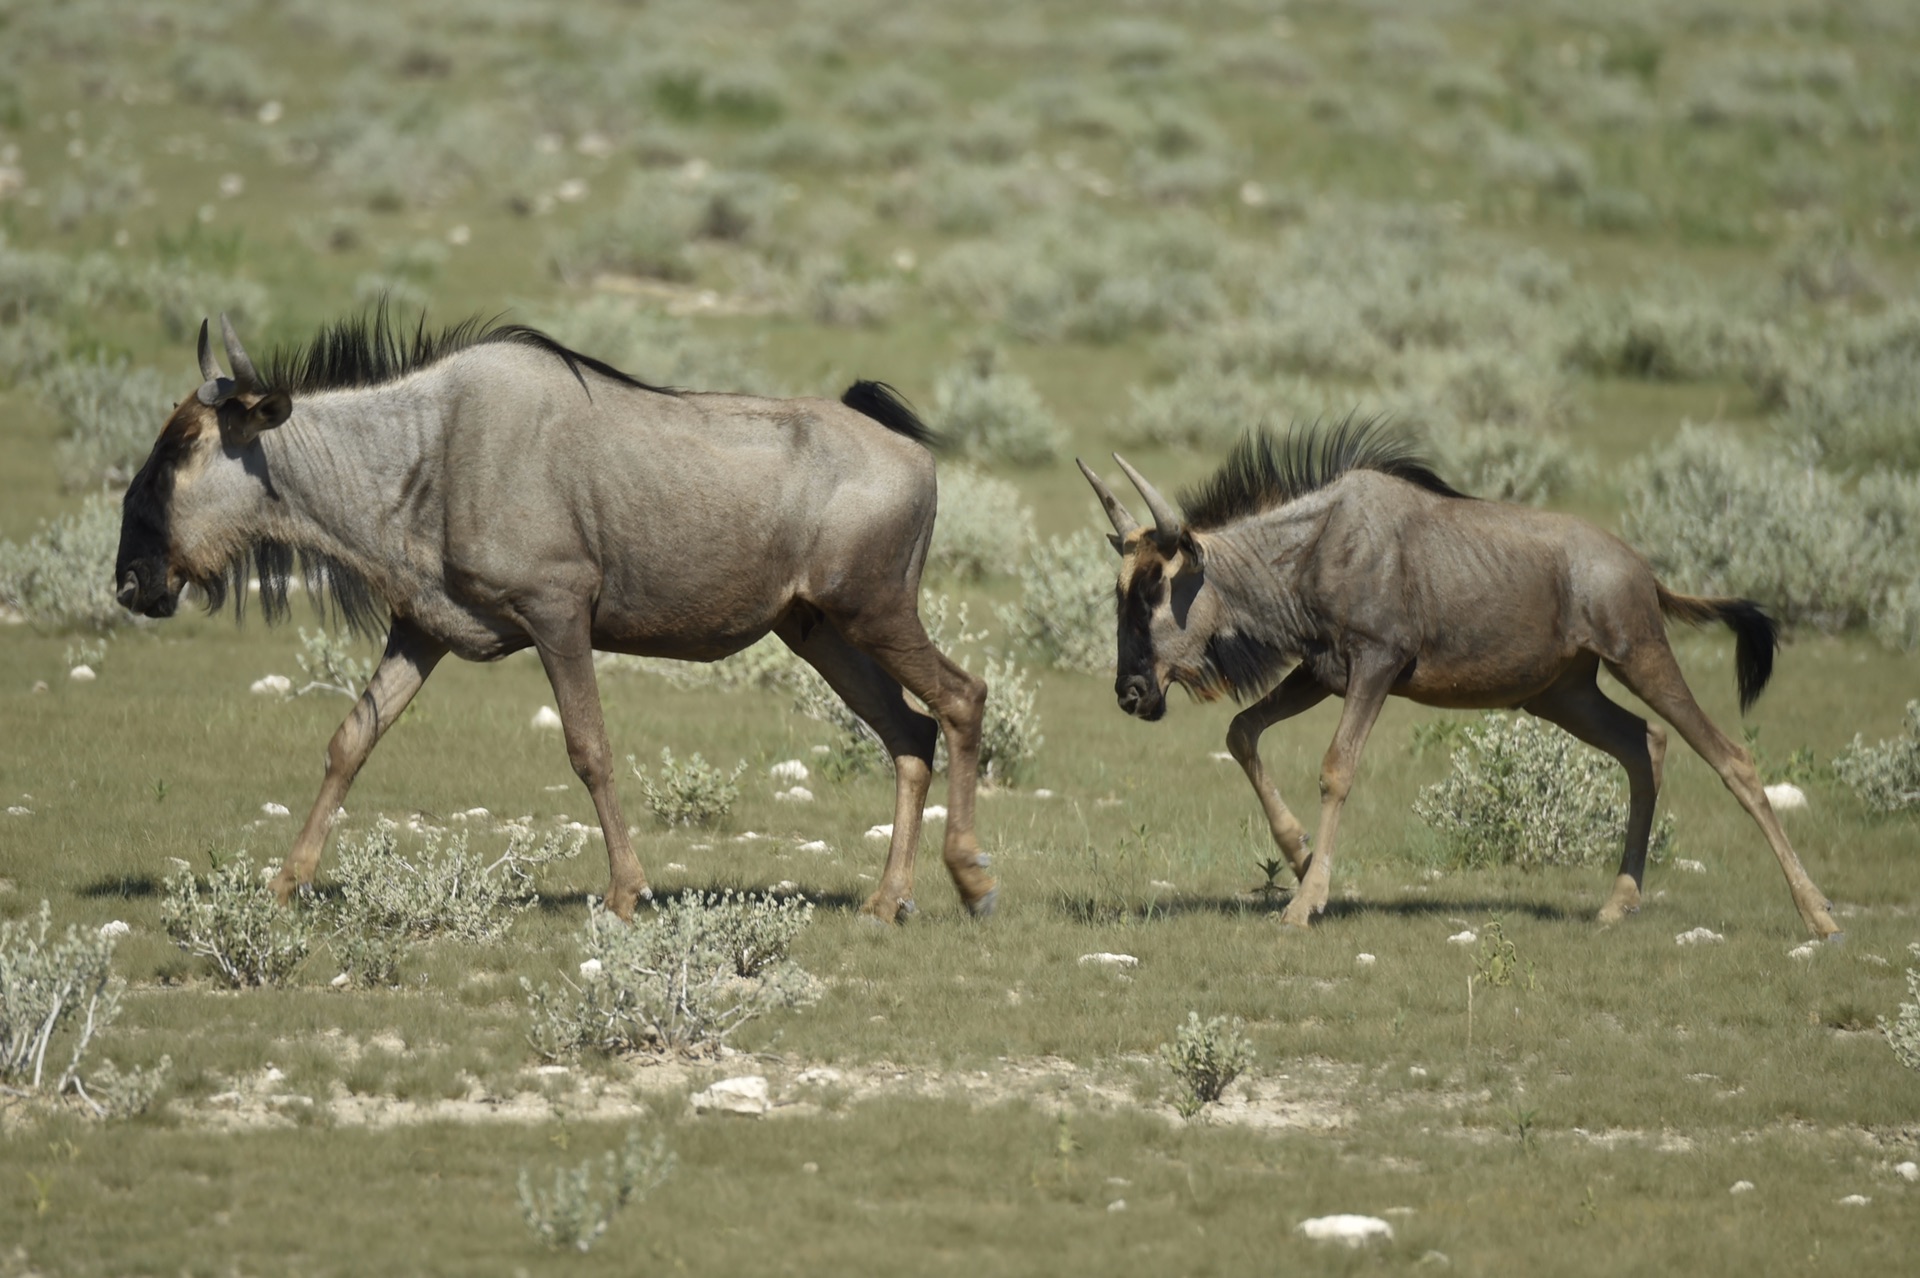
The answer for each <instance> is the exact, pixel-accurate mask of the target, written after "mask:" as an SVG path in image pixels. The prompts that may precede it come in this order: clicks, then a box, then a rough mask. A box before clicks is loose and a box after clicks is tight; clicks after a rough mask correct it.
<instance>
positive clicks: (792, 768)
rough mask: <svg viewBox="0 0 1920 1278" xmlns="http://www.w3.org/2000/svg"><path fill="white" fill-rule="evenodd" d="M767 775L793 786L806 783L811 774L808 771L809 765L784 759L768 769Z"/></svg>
mask: <svg viewBox="0 0 1920 1278" xmlns="http://www.w3.org/2000/svg"><path fill="white" fill-rule="evenodd" d="M767 775H769V776H771V777H772V778H773V779H774V780H775V781H785V782H786V783H787V784H788V785H793V784H795V783H797V782H800V781H805V780H806V779H807V777H808V776H809V775H811V774H810V773H809V772H808V771H807V765H806V764H804V763H802V762H800V760H798V759H783V760H781V761H780V762H779V763H776V764H774V765H773V766H772V767H770V768H768V769H767Z"/></svg>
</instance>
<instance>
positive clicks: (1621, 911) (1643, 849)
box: [1524, 658, 1667, 923]
mask: <svg viewBox="0 0 1920 1278" xmlns="http://www.w3.org/2000/svg"><path fill="white" fill-rule="evenodd" d="M1598 669H1599V662H1598V660H1596V659H1592V658H1589V659H1588V660H1587V661H1586V662H1585V663H1584V664H1583V665H1580V666H1577V667H1575V668H1574V669H1572V670H1569V671H1568V672H1567V673H1566V674H1565V675H1564V676H1562V677H1561V679H1560V681H1559V682H1558V683H1556V684H1554V685H1553V686H1552V687H1551V688H1548V689H1547V690H1546V691H1545V692H1543V693H1541V694H1540V695H1539V696H1537V697H1535V698H1534V699H1533V700H1532V701H1529V702H1527V703H1526V705H1525V707H1524V708H1525V709H1526V710H1528V711H1530V712H1532V713H1533V714H1536V715H1539V716H1540V717H1541V718H1542V719H1545V720H1547V721H1548V722H1550V723H1557V724H1559V725H1560V726H1561V727H1562V728H1565V729H1566V730H1567V731H1568V732H1570V733H1572V734H1573V735H1574V736H1575V737H1578V738H1579V739H1580V740H1582V741H1584V742H1586V743H1587V744H1588V745H1590V746H1592V747H1594V748H1595V749H1596V750H1604V751H1606V752H1607V753H1608V754H1610V755H1612V756H1613V757H1614V758H1615V759H1618V760H1619V761H1620V766H1621V767H1623V768H1625V769H1626V770H1627V792H1628V795H1629V802H1628V808H1627V834H1626V845H1625V847H1624V849H1623V850H1622V852H1621V854H1620V872H1619V874H1618V875H1617V876H1616V877H1615V879H1614V881H1613V892H1612V894H1611V895H1609V896H1608V898H1607V903H1606V904H1605V905H1603V906H1601V907H1600V921H1601V922H1602V923H1618V922H1619V921H1620V920H1621V919H1623V918H1625V917H1626V916H1627V915H1629V914H1632V913H1633V912H1634V911H1636V910H1638V909H1639V908H1640V891H1641V888H1642V886H1643V884H1644V883H1645V881H1646V870H1647V842H1648V840H1649V839H1650V838H1651V837H1652V835H1653V809H1654V804H1655V802H1656V801H1657V800H1658V799H1659V797H1660V774H1661V770H1662V768H1663V766H1664V764H1665V762H1666V757H1667V734H1666V731H1665V730H1664V729H1663V728H1661V727H1660V726H1659V725H1658V724H1651V723H1648V722H1647V721H1646V720H1645V719H1642V718H1641V717H1640V716H1639V715H1637V714H1633V713H1632V712H1630V711H1628V710H1626V709H1624V708H1622V707H1621V706H1619V705H1616V704H1615V703H1614V702H1613V701H1611V700H1609V699H1608V698H1607V695H1606V694H1605V693H1603V692H1601V691H1600V688H1599V685H1598V684H1596V683H1595V682H1594V675H1595V673H1596V672H1597V671H1598Z"/></svg>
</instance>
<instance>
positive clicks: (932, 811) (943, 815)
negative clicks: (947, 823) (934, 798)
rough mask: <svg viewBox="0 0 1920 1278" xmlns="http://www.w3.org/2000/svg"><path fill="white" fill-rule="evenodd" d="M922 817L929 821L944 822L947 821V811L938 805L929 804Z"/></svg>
mask: <svg viewBox="0 0 1920 1278" xmlns="http://www.w3.org/2000/svg"><path fill="white" fill-rule="evenodd" d="M921 815H922V817H924V818H925V819H926V820H928V821H944V820H946V819H947V810H946V809H945V808H943V807H941V806H940V805H939V804H938V803H929V804H928V805H927V807H926V811H925V812H923V813H921Z"/></svg>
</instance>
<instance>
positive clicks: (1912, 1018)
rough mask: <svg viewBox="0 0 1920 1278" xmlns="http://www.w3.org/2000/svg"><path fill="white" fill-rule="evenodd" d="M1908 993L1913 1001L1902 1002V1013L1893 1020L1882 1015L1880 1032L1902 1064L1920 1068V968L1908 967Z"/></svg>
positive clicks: (1910, 1067)
mask: <svg viewBox="0 0 1920 1278" xmlns="http://www.w3.org/2000/svg"><path fill="white" fill-rule="evenodd" d="M1907 994H1908V996H1909V997H1911V998H1912V999H1913V1002H1911V1003H1902V1004H1901V1005H1900V1014H1899V1015H1898V1016H1896V1017H1894V1018H1893V1020H1891V1021H1889V1020H1888V1019H1887V1018H1886V1017H1884V1016H1883V1017H1881V1018H1880V1032H1881V1033H1882V1034H1885V1035H1886V1036H1887V1046H1888V1047H1891V1048H1892V1049H1893V1054H1894V1056H1895V1057H1896V1058H1897V1059H1898V1060H1899V1062H1900V1063H1901V1064H1902V1065H1905V1066H1906V1067H1907V1068H1908V1069H1920V969H1916V968H1911V967H1910V968H1908V969H1907Z"/></svg>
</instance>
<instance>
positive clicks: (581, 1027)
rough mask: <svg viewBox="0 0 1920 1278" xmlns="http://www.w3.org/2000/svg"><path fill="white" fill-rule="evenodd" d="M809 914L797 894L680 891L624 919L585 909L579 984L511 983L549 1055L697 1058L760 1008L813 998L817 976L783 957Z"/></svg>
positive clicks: (534, 1038)
mask: <svg viewBox="0 0 1920 1278" xmlns="http://www.w3.org/2000/svg"><path fill="white" fill-rule="evenodd" d="M812 917H813V905H812V904H811V903H810V902H808V901H806V900H804V899H802V898H800V897H775V896H772V895H765V896H761V895H753V894H749V893H738V894H736V893H734V892H730V891H729V892H721V893H713V894H709V893H702V892H690V893H688V894H687V895H685V896H682V897H680V898H679V899H677V900H674V901H670V902H668V903H667V904H666V905H665V906H663V907H661V909H660V910H659V911H658V912H657V913H656V914H655V915H654V916H653V917H652V918H651V919H646V920H640V921H636V922H635V923H634V924H632V925H631V926H629V925H627V924H624V923H621V922H620V921H619V920H617V919H614V918H612V917H610V916H609V915H607V914H606V913H605V911H604V910H602V909H601V908H599V907H598V906H595V907H594V908H593V909H592V911H591V912H590V913H589V915H588V918H587V929H586V938H585V939H586V946H585V949H586V954H587V958H586V961H585V962H583V963H582V964H581V965H580V980H579V981H578V982H577V983H576V982H575V981H573V980H571V979H568V978H562V981H561V988H559V989H557V990H556V989H554V988H552V987H551V986H549V985H545V984H543V985H541V986H540V988H539V989H537V990H536V989H535V988H534V987H533V984H532V983H531V982H530V981H528V980H526V979H525V978H522V979H521V988H522V989H523V990H525V991H526V993H527V998H528V1003H529V1010H530V1012H531V1013H532V1020H533V1024H532V1028H531V1030H530V1031H529V1034H528V1039H529V1041H530V1042H531V1043H532V1045H533V1048H534V1050H535V1051H537V1052H539V1053H540V1054H541V1055H542V1056H544V1057H546V1058H548V1059H549V1060H562V1059H568V1058H571V1057H574V1056H577V1055H579V1054H580V1053H581V1052H583V1051H596V1052H604V1053H606V1054H608V1055H625V1054H630V1053H653V1054H659V1055H677V1056H704V1055H709V1054H711V1053H713V1052H715V1051H717V1050H719V1048H720V1047H721V1046H722V1045H724V1044H725V1043H726V1041H727V1039H728V1037H730V1036H731V1035H732V1034H733V1033H734V1032H735V1031H737V1030H738V1029H739V1028H740V1027H741V1026H743V1025H745V1024H747V1023H748V1022H749V1021H752V1020H754V1019H756V1018H758V1017H761V1016H764V1015H766V1014H767V1013H768V1012H771V1011H774V1010H776V1009H778V1008H783V1007H796V1006H799V1005H801V1004H803V1003H807V1002H811V1001H812V1000H813V998H814V997H815V992H816V988H817V982H815V980H814V979H813V977H811V976H810V975H808V974H807V973H806V972H805V971H804V970H802V969H801V968H800V967H799V966H798V965H797V964H795V963H794V962H793V961H792V960H791V959H789V958H788V957H787V951H788V948H789V947H790V946H791V945H792V943H793V940H794V938H795V937H797V936H798V935H799V934H800V932H801V931H802V930H803V929H804V928H805V927H806V925H807V923H808V922H809V921H810V920H811V919H812Z"/></svg>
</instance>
